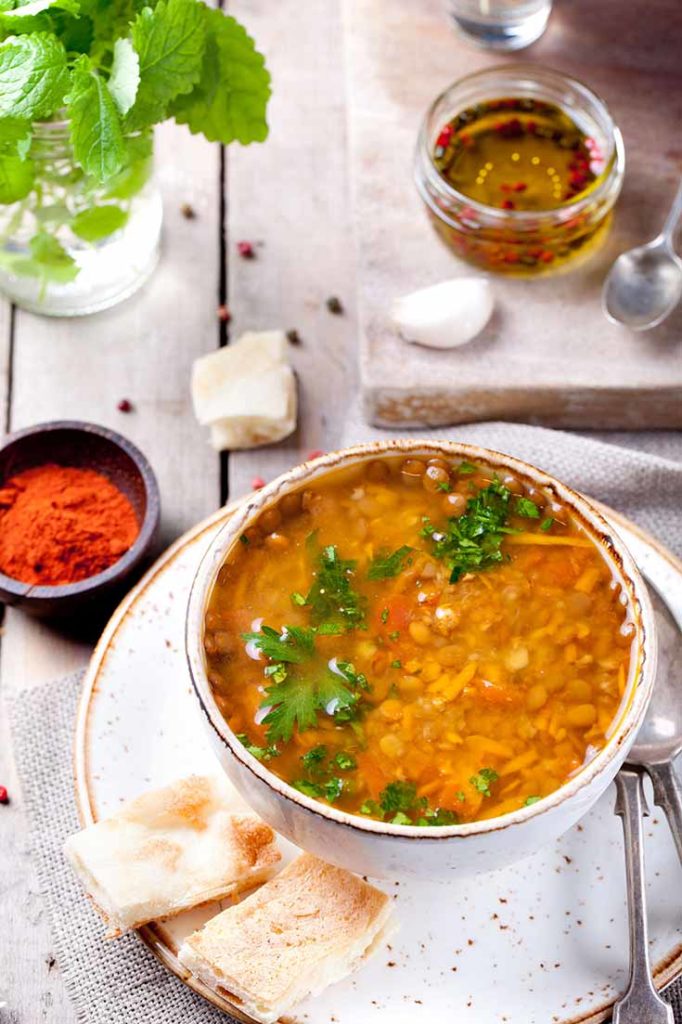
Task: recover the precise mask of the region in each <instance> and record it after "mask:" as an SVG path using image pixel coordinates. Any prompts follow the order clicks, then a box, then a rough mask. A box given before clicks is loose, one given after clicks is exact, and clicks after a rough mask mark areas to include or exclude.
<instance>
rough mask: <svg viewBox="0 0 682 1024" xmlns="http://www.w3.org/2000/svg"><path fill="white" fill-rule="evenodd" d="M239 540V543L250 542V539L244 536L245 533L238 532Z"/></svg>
mask: <svg viewBox="0 0 682 1024" xmlns="http://www.w3.org/2000/svg"><path fill="white" fill-rule="evenodd" d="M239 541H240V543H241V544H245V545H246V544H250V543H251V541H250V540H249V538H248V537H247V536H246V534H245V533H240V534H239Z"/></svg>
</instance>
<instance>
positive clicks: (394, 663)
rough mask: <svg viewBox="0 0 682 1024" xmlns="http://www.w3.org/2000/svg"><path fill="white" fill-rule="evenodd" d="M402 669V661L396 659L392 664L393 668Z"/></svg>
mask: <svg viewBox="0 0 682 1024" xmlns="http://www.w3.org/2000/svg"><path fill="white" fill-rule="evenodd" d="M402 667H403V663H402V661H401V660H400V658H396V659H395V660H394V661H392V662H391V668H402Z"/></svg>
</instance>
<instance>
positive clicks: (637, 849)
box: [613, 768, 673, 1024]
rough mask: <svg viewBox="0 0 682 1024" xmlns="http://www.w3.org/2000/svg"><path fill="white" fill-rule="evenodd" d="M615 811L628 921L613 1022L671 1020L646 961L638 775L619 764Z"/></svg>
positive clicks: (636, 1023)
mask: <svg viewBox="0 0 682 1024" xmlns="http://www.w3.org/2000/svg"><path fill="white" fill-rule="evenodd" d="M616 789H617V792H618V796H617V799H616V814H618V815H620V817H621V818H622V820H623V838H624V840H625V870H626V878H627V894H628V918H629V924H630V982H629V984H628V987H627V991H626V992H625V994H624V995H623V996H622V997H621V998H620V999H619V1000H618V1002H617V1003H616V1004H615V1005H614V1007H613V1024H673V1011H672V1007H671V1006H669V1005H668V1003H666V1002H664V1001H663V1000H662V999H661V997H660V996H659V995H658V993H657V992H656V989H655V988H654V983H653V980H652V978H651V964H650V962H649V930H648V926H647V915H646V895H645V888H644V846H643V842H642V839H643V828H642V815H643V813H646V812H647V808H646V805H645V803H644V794H643V792H642V776H641V774H640V773H639V772H638V771H636V770H635V769H631V768H623V769H621V771H620V772H619V773H618V775H617V776H616Z"/></svg>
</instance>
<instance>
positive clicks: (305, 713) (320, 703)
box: [261, 672, 359, 743]
mask: <svg viewBox="0 0 682 1024" xmlns="http://www.w3.org/2000/svg"><path fill="white" fill-rule="evenodd" d="M265 693H266V697H265V699H264V701H263V704H262V705H261V706H262V707H269V708H270V711H269V712H268V713H267V715H266V716H265V718H264V719H263V724H264V725H266V726H267V727H268V731H267V736H268V740H269V741H270V742H271V743H276V742H277V740H283V741H284V742H285V743H288V742H289V740H290V739H291V737H292V736H293V733H294V728H295V727H297V728H298V730H299V732H304V731H305V730H306V729H312V728H313V727H314V726H315V725H317V715H318V712H320V711H323V712H326V713H327V714H328V715H330V716H331V717H333V718H337V719H338V720H340V721H344V720H346V721H347V720H348V718H349V717H352V714H353V712H354V710H355V706H356V704H357V703H358V700H359V697H358V695H357V694H356V693H353V692H352V691H351V690H349V689H348V687H347V686H346V685H345V684H344V681H343V680H342V679H341V678H340V677H339V676H337V675H334V674H333V673H332V672H325V673H322V674H321V676H320V677H319V678H318V679H315V678H312V679H311V678H308V677H306V676H302V675H288V676H287V677H286V679H285V680H284V682H281V683H275V685H274V686H269V687H268V688H267V689H266V691H265Z"/></svg>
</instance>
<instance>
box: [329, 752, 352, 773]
mask: <svg viewBox="0 0 682 1024" xmlns="http://www.w3.org/2000/svg"><path fill="white" fill-rule="evenodd" d="M334 764H335V765H336V767H337V768H340V769H341V771H342V772H352V771H353V770H354V769H355V768H357V766H358V762H357V761H356V760H355V758H354V757H353V755H352V754H347V753H346V752H345V751H344V750H340V751H339V752H338V754H337V755H336V756H335V757H334Z"/></svg>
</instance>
